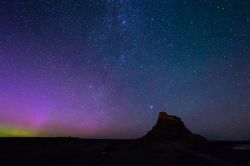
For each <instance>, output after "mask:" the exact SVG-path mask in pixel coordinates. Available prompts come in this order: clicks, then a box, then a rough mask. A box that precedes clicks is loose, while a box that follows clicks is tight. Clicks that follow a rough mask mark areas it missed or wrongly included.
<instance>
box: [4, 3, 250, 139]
mask: <svg viewBox="0 0 250 166" xmlns="http://www.w3.org/2000/svg"><path fill="white" fill-rule="evenodd" d="M159 111H166V112H168V113H169V114H174V115H177V116H179V117H181V118H182V120H183V121H184V122H185V124H186V125H187V126H188V127H189V128H190V129H191V130H192V131H194V132H196V133H199V134H202V135H204V136H206V137H207V138H209V139H249V138H250V134H249V133H250V127H249V126H250V2H249V1H248V0H237V1H235V0H221V1H216V0H186V1H183V0H178V1H176V0H67V1H64V0H36V1H33V0H12V1H4V0H3V1H1V2H0V136H69V135H70V136H77V137H86V138H136V137H139V136H142V135H143V134H145V133H146V132H147V131H148V130H149V129H150V128H151V127H152V126H153V125H154V123H155V121H156V118H157V116H158V112H159Z"/></svg>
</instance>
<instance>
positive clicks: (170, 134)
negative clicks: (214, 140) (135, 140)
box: [142, 112, 206, 142]
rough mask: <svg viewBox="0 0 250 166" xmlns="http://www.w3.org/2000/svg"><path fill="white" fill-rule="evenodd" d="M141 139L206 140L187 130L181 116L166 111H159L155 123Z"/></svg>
mask: <svg viewBox="0 0 250 166" xmlns="http://www.w3.org/2000/svg"><path fill="white" fill-rule="evenodd" d="M142 139H143V140H148V141H188V142H205V141H206V139H205V138H204V137H202V136H200V135H197V134H193V133H192V132H191V131H190V130H188V129H187V128H186V127H185V125H184V123H183V122H182V120H181V118H179V117H177V116H173V115H168V114H167V113H166V112H160V113H159V117H158V120H157V123H156V125H155V126H154V127H153V128H152V130H150V131H149V132H148V133H147V134H146V135H145V136H144V137H142Z"/></svg>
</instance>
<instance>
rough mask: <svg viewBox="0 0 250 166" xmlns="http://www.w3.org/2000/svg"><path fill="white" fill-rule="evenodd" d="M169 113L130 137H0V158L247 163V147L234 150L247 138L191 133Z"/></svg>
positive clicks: (91, 163)
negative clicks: (226, 138) (217, 138)
mask: <svg viewBox="0 0 250 166" xmlns="http://www.w3.org/2000/svg"><path fill="white" fill-rule="evenodd" d="M173 117H174V118H178V117H175V116H171V115H167V114H165V113H160V115H159V118H158V122H157V124H156V125H155V127H154V128H153V129H152V130H151V131H150V132H149V133H148V134H147V135H146V136H144V137H142V138H139V139H131V140H128V139H127V140H125V139H124V140H118V139H114V140H112V139H80V138H71V137H68V138H66V137H65V138H63V137H61V138H1V139H0V146H1V149H0V156H1V157H0V159H1V163H4V164H5V165H6V166H7V165H8V166H9V165H23V166H26V165H62V166H64V165H65V166H66V165H72V166H73V165H77V166H78V165H79V166H80V165H81V166H84V165H88V166H98V165H100V166H102V165H103V166H106V165H107V166H108V165H110V166H112V165H122V166H123V165H124V166H128V165H142V166H158V165H159V166H166V165H207V166H209V165H222V166H223V165H224V166H230V165H232V166H234V165H235V166H236V165H237V166H239V165H243V166H244V165H246V166H247V165H249V164H250V158H249V156H250V150H249V149H248V150H246V149H245V150H242V149H237V148H236V149H234V147H237V146H239V145H249V144H250V141H207V140H206V139H205V138H203V137H201V136H197V135H193V134H192V133H191V132H190V131H189V130H188V129H186V128H185V126H184V124H182V123H181V121H178V119H173ZM169 118H170V119H169ZM152 135H153V136H152ZM152 137H153V138H152Z"/></svg>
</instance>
